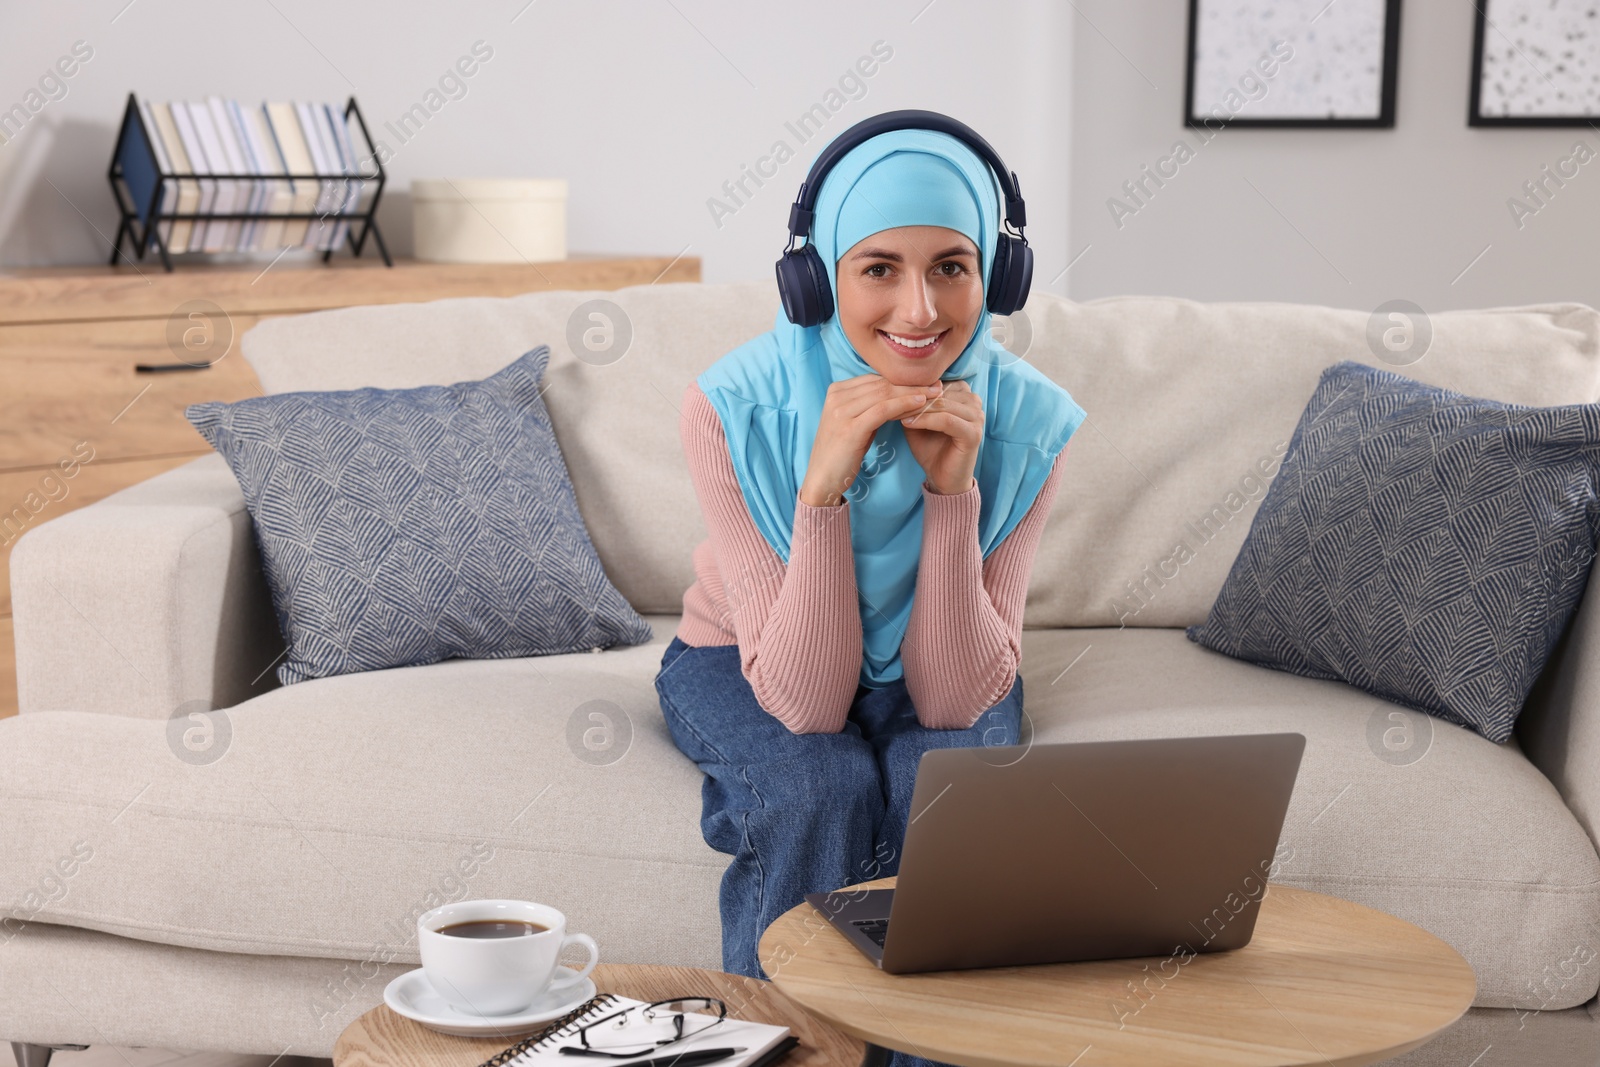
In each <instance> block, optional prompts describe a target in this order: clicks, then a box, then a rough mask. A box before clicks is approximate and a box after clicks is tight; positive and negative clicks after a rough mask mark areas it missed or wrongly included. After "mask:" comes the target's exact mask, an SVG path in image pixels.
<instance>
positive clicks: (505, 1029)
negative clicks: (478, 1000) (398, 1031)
mask: <svg viewBox="0 0 1600 1067" xmlns="http://www.w3.org/2000/svg"><path fill="white" fill-rule="evenodd" d="M577 973H578V972H577V971H574V970H573V969H572V968H571V967H562V966H559V965H558V966H557V967H556V980H557V981H559V980H561V979H563V978H571V977H572V976H573V975H575V974H577ZM594 993H595V989H594V982H593V981H592V980H591V979H588V978H585V979H584V980H583V981H581V982H579V983H578V984H577V985H575V986H572V987H570V988H567V989H562V990H558V991H556V992H554V993H546V994H544V995H543V996H541V997H539V998H538V999H537V1000H535V1001H534V1002H533V1003H532V1004H530V1005H528V1006H527V1008H525V1009H524V1010H522V1011H519V1012H517V1013H516V1014H515V1015H468V1014H467V1013H466V1012H463V1011H458V1010H457V1009H456V1008H455V1006H454V1005H452V1004H451V1003H450V1002H449V1001H448V1000H445V999H444V998H443V997H441V996H440V995H439V991H438V990H436V989H434V988H433V983H432V982H430V981H428V976H427V975H426V974H424V973H423V971H422V968H421V967H418V968H417V969H416V970H414V971H407V972H406V973H405V974H402V975H401V976H400V977H399V978H396V979H395V980H394V981H392V982H390V983H389V985H388V987H387V988H385V989H384V991H383V1002H384V1003H385V1004H387V1005H389V1007H390V1008H391V1009H392V1010H393V1011H395V1012H397V1013H398V1014H400V1015H404V1016H405V1017H406V1018H407V1019H411V1020H414V1021H415V1022H419V1023H421V1024H422V1025H423V1026H426V1027H428V1028H429V1029H430V1030H437V1031H439V1032H440V1033H441V1034H452V1035H454V1036H456V1037H521V1036H522V1035H524V1034H529V1033H532V1032H533V1031H534V1030H536V1029H538V1027H539V1024H540V1023H546V1022H549V1021H550V1020H551V1019H559V1018H560V1017H561V1016H563V1015H565V1014H566V1013H567V1012H569V1011H571V1010H572V1009H573V1008H576V1007H577V1006H578V1005H580V1004H582V1003H583V1002H584V1001H586V1000H588V999H589V998H590V997H592V996H594Z"/></svg>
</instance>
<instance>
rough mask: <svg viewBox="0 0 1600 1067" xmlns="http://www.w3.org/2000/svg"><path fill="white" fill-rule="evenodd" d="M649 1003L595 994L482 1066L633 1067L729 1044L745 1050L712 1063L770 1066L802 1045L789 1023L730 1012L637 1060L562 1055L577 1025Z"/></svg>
mask: <svg viewBox="0 0 1600 1067" xmlns="http://www.w3.org/2000/svg"><path fill="white" fill-rule="evenodd" d="M646 1003H648V1001H643V1000H633V999H631V998H629V997H619V996H617V995H616V994H615V993H601V994H599V995H597V996H593V997H590V998H589V999H588V1000H587V1001H585V1002H584V1003H583V1004H581V1005H579V1006H578V1007H577V1008H574V1009H573V1010H572V1011H570V1012H568V1013H567V1014H566V1015H563V1016H562V1017H561V1018H559V1019H557V1020H555V1021H554V1022H552V1023H550V1025H548V1026H546V1027H544V1028H543V1029H541V1030H538V1031H536V1032H535V1033H532V1034H529V1035H528V1036H527V1037H525V1038H523V1039H522V1040H521V1041H518V1042H517V1043H516V1044H515V1045H512V1046H511V1047H510V1048H508V1049H506V1050H505V1051H504V1052H501V1053H499V1054H498V1055H496V1056H492V1057H490V1058H489V1059H487V1060H484V1061H483V1063H481V1064H479V1067H628V1065H629V1064H634V1063H642V1062H644V1061H645V1060H648V1059H655V1058H658V1057H663V1056H672V1055H677V1054H679V1053H683V1052H694V1051H696V1050H699V1049H709V1048H727V1047H730V1046H731V1047H734V1048H743V1049H744V1051H743V1052H741V1053H739V1054H738V1055H735V1056H729V1057H728V1058H727V1059H725V1060H718V1061H717V1062H716V1063H715V1064H712V1065H710V1067H770V1065H771V1064H774V1063H777V1062H778V1061H779V1060H781V1059H782V1058H783V1057H784V1056H785V1055H787V1054H788V1052H789V1050H790V1049H792V1048H794V1047H795V1046H796V1045H798V1044H799V1043H800V1042H799V1040H798V1039H797V1038H796V1037H795V1036H794V1035H793V1034H791V1033H790V1032H789V1028H788V1027H787V1026H772V1025H769V1024H767V1023H757V1022H751V1021H750V1020H748V1019H735V1018H733V1017H732V1016H731V1015H730V1016H729V1017H728V1018H726V1019H724V1020H723V1021H722V1022H721V1023H720V1024H719V1025H717V1026H712V1027H710V1028H709V1029H707V1030H706V1031H705V1032H704V1033H700V1034H693V1035H692V1036H691V1037H689V1038H686V1039H685V1040H683V1041H679V1042H675V1043H674V1044H672V1045H671V1046H669V1047H667V1048H664V1049H662V1050H660V1051H659V1052H650V1053H645V1054H643V1055H641V1056H638V1057H637V1058H634V1059H625V1060H623V1059H611V1058H605V1057H598V1056H570V1055H562V1053H561V1047H562V1046H563V1045H576V1044H577V1043H578V1041H577V1034H578V1029H579V1028H580V1027H582V1026H583V1025H584V1024H585V1023H589V1022H593V1021H594V1020H596V1019H599V1018H602V1017H603V1016H606V1015H610V1014H612V1013H614V1012H619V1011H621V1010H622V1009H624V1008H637V1007H643V1006H644V1005H645V1004H646ZM683 1018H684V1029H685V1030H686V1031H689V1030H692V1029H693V1028H694V1027H696V1026H700V1025H705V1024H708V1023H710V1022H711V1021H712V1017H711V1016H708V1015H696V1014H694V1013H692V1012H690V1013H685V1015H684V1017H683ZM668 1036H670V1035H668ZM590 1040H591V1042H592V1041H594V1040H595V1039H594V1037H593V1036H591V1039H590Z"/></svg>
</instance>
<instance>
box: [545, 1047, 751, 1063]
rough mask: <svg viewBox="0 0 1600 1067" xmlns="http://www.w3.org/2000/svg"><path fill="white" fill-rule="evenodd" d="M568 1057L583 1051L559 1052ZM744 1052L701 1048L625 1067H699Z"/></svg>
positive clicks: (638, 1061)
mask: <svg viewBox="0 0 1600 1067" xmlns="http://www.w3.org/2000/svg"><path fill="white" fill-rule="evenodd" d="M561 1051H562V1052H564V1053H566V1054H567V1055H569V1056H582V1055H583V1054H584V1050H583V1049H576V1048H571V1047H564V1048H562V1050H561ZM744 1051H745V1050H744V1049H742V1048H703V1049H695V1050H693V1051H690V1052H680V1053H678V1054H677V1055H676V1056H656V1057H655V1058H653V1059H648V1060H634V1061H633V1062H632V1063H629V1064H626V1065H625V1067H699V1065H700V1064H703V1063H716V1062H717V1061H718V1060H725V1059H727V1058H728V1057H729V1056H736V1055H738V1054H739V1053H741V1052H744Z"/></svg>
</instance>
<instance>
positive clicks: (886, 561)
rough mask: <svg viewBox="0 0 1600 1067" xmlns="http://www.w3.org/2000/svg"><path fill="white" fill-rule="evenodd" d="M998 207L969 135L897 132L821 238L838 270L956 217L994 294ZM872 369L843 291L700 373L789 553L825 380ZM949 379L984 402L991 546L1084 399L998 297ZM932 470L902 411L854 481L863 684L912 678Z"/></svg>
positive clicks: (817, 223)
mask: <svg viewBox="0 0 1600 1067" xmlns="http://www.w3.org/2000/svg"><path fill="white" fill-rule="evenodd" d="M1000 205H1001V200H1000V193H999V187H998V185H997V183H996V181H995V178H994V175H993V174H992V173H991V172H990V170H989V168H988V165H987V164H985V163H984V161H983V160H982V159H981V158H979V157H978V155H977V154H976V153H974V152H973V151H972V150H971V149H970V148H968V147H967V146H966V145H965V144H963V143H962V142H961V141H959V140H957V139H956V138H954V137H951V136H949V135H948V134H944V133H938V132H935V131H932V130H895V131H892V132H889V133H883V134H879V135H878V136H876V137H872V138H869V139H868V140H866V141H864V142H862V143H861V144H859V145H857V146H856V147H855V148H854V149H852V150H851V151H850V152H848V153H846V154H845V156H844V157H843V158H842V159H840V160H839V162H838V163H837V164H836V165H835V166H834V168H833V169H832V170H831V171H829V172H828V174H827V175H826V177H825V178H824V179H823V184H822V188H821V189H820V190H819V192H818V196H817V200H816V212H815V217H814V221H813V224H812V227H811V237H810V240H811V241H812V243H814V244H815V245H816V248H817V252H818V254H819V255H821V257H822V261H823V262H824V263H825V264H827V265H828V267H829V269H830V273H833V274H834V275H835V277H836V265H837V263H838V260H839V259H840V258H841V257H842V256H843V255H844V254H845V253H846V252H848V251H849V250H850V249H851V248H852V247H854V246H855V245H856V244H857V243H858V242H860V241H861V240H862V239H863V238H865V237H869V236H871V235H872V234H874V233H878V232H880V231H883V230H887V229H893V228H895V227H900V226H944V227H947V228H949V229H952V230H956V231H958V232H960V233H962V234H965V235H966V236H967V237H968V238H970V239H971V240H972V242H973V244H974V245H976V246H977V248H978V250H979V253H980V259H981V264H980V270H981V274H982V277H983V280H984V288H985V298H987V289H988V279H989V272H990V269H991V268H992V266H993V264H994V256H995V246H996V243H997V242H996V237H997V234H998V232H999V226H1000ZM833 291H834V293H835V294H837V293H838V285H837V283H836V282H835V283H834V284H833ZM871 373H876V372H875V371H874V370H873V368H872V366H871V365H870V364H869V363H867V361H866V360H864V359H862V358H861V356H860V355H858V354H857V353H856V351H855V349H854V348H853V347H852V346H851V344H850V342H849V340H848V339H847V338H846V336H845V333H844V330H843V328H842V327H841V326H840V324H839V316H838V311H837V300H836V301H835V312H834V313H833V314H832V315H830V316H829V317H828V319H827V320H826V321H824V322H822V323H821V324H820V325H817V326H810V327H802V326H796V325H795V324H793V323H792V322H790V321H789V320H788V318H787V317H786V316H785V315H784V313H783V311H782V310H781V309H780V310H779V312H778V316H777V321H776V322H775V323H774V325H773V328H772V329H771V330H769V331H767V332H766V333H764V334H761V335H760V336H758V337H755V338H753V339H752V340H750V341H748V342H746V343H745V344H742V345H740V346H739V347H738V348H735V349H734V350H733V351H731V352H729V353H727V354H726V355H725V356H723V357H722V358H721V359H719V360H717V361H716V362H715V363H713V364H712V365H711V366H710V367H709V368H707V369H706V370H705V372H704V373H702V374H701V375H700V376H699V378H698V379H696V381H697V382H698V384H699V386H700V389H701V391H702V392H704V393H705V395H706V397H707V399H709V400H710V402H711V405H712V407H713V408H715V409H716V412H717V415H718V418H719V419H720V420H721V422H722V429H723V434H724V437H725V438H726V440H727V444H728V452H729V456H730V458H731V459H732V461H733V469H734V473H735V474H736V475H737V476H738V479H739V486H740V489H741V491H742V492H743V495H744V501H745V505H746V507H747V508H748V509H749V512H750V517H751V518H752V519H753V520H754V522H755V525H756V528H757V529H759V530H760V531H761V535H762V537H763V538H765V539H766V541H767V543H768V544H769V545H771V546H772V549H773V551H774V552H776V553H777V554H778V557H779V558H780V559H782V560H783V562H784V563H785V565H787V564H788V562H789V555H790V551H791V549H792V545H791V536H792V534H793V531H794V515H795V508H796V505H797V503H798V499H799V492H800V485H801V483H802V482H803V481H804V480H805V475H806V470H807V467H808V466H809V463H810V459H811V445H812V442H813V440H814V439H815V437H816V431H817V425H818V423H819V422H820V420H821V414H822V405H823V401H824V400H825V399H826V397H827V391H828V386H829V385H830V384H832V383H833V382H836V381H840V380H843V379H846V378H854V377H856V376H858V375H862V374H871ZM942 378H943V379H944V380H945V381H947V382H948V381H951V380H954V379H958V378H959V379H961V380H962V381H965V382H966V383H967V385H968V386H969V387H970V388H971V389H972V391H973V392H974V393H976V394H977V395H978V397H979V398H980V399H981V400H982V402H983V412H984V433H983V440H982V442H981V444H980V445H979V448H978V456H977V465H976V468H975V470H974V477H975V478H976V480H977V485H978V489H977V491H978V494H979V500H980V508H979V516H978V542H979V546H980V548H981V550H982V554H983V556H984V557H985V558H987V557H988V555H989V554H990V553H991V552H993V551H994V549H995V548H996V547H997V546H998V545H999V544H1000V543H1001V542H1002V541H1003V540H1004V539H1005V537H1006V535H1007V534H1009V533H1010V532H1011V530H1012V529H1013V528H1014V527H1015V526H1016V525H1017V523H1018V522H1019V521H1021V519H1022V517H1023V516H1024V515H1025V514H1026V513H1027V511H1028V509H1029V508H1030V507H1031V506H1032V505H1033V501H1034V498H1035V497H1036V496H1037V495H1038V493H1039V490H1040V488H1041V487H1042V486H1043V485H1044V482H1045V479H1046V478H1047V477H1048V476H1049V474H1050V468H1051V466H1052V464H1053V463H1054V462H1055V458H1056V455H1057V454H1058V453H1059V452H1060V451H1061V449H1062V448H1063V447H1064V446H1065V445H1066V443H1067V440H1068V439H1069V438H1070V437H1071V436H1072V434H1073V433H1074V432H1075V431H1076V430H1077V428H1078V426H1079V425H1080V424H1081V423H1082V422H1083V420H1084V418H1085V412H1084V410H1083V409H1082V408H1081V407H1079V406H1078V404H1077V403H1076V402H1075V401H1074V400H1073V399H1072V396H1071V394H1069V393H1068V392H1067V391H1066V390H1065V389H1063V388H1061V387H1060V386H1059V385H1057V384H1055V383H1054V382H1053V381H1051V380H1050V379H1049V378H1047V377H1046V376H1045V375H1044V374H1042V373H1040V372H1039V371H1038V370H1037V369H1035V368H1034V367H1033V366H1031V365H1030V364H1028V363H1025V362H1023V361H1022V360H1021V359H1020V358H1019V357H1017V356H1015V355H1013V354H1012V353H1010V352H1008V351H1006V350H1005V349H1004V348H1003V347H1001V345H1000V344H999V342H997V341H996V340H995V338H994V337H993V335H992V333H991V330H990V313H989V310H988V308H987V307H985V308H984V309H983V311H982V313H981V314H980V315H979V317H978V322H977V326H976V328H975V329H974V330H973V334H972V337H971V339H970V340H969V341H968V342H967V345H966V347H965V348H964V349H963V350H962V352H961V355H960V356H958V357H957V358H956V360H955V362H953V363H952V364H951V365H950V367H949V368H948V369H947V370H946V371H945V372H944V374H943V375H942ZM924 478H925V474H924V472H923V470H922V468H921V467H920V466H919V465H918V463H917V461H916V459H915V458H914V457H913V456H912V454H911V449H910V448H909V446H908V445H907V444H906V439H905V434H904V432H903V431H902V429H901V427H900V423H899V422H898V421H891V422H887V423H885V424H884V425H883V426H881V427H879V428H878V431H877V433H876V434H875V435H874V437H873V441H872V444H871V445H870V446H869V447H868V449H867V453H866V456H865V458H864V459H863V461H862V465H861V472H860V474H859V475H858V476H857V477H856V479H855V481H854V483H853V484H852V485H851V487H850V490H849V491H848V492H846V494H845V499H846V500H848V501H849V503H848V504H847V505H846V504H841V505H839V506H840V507H848V509H849V521H850V544H851V549H852V551H853V553H854V556H855V572H856V587H857V594H858V600H859V606H860V611H861V629H862V646H863V647H862V662H861V675H860V684H862V685H865V686H868V687H870V688H881V687H883V686H887V685H889V684H891V683H892V682H894V681H895V680H897V679H899V678H901V677H903V675H904V671H903V669H902V666H901V662H900V643H901V640H902V639H903V637H904V636H905V632H906V625H907V623H908V621H909V620H910V618H911V605H912V600H913V595H914V593H915V590H916V577H917V562H918V560H919V558H920V557H921V553H922V509H923V501H922V493H923V490H922V483H923V480H924ZM723 580H724V582H730V581H731V580H732V579H731V578H730V576H728V575H724V576H723Z"/></svg>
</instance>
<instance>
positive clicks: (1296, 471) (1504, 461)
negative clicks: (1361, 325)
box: [1186, 361, 1600, 742]
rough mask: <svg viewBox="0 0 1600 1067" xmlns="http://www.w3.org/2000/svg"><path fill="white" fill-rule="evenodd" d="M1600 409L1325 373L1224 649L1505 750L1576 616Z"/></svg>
mask: <svg viewBox="0 0 1600 1067" xmlns="http://www.w3.org/2000/svg"><path fill="white" fill-rule="evenodd" d="M1597 474H1600V404H1573V405H1569V406H1564V407H1548V408H1540V407H1528V406H1526V405H1521V404H1502V403H1498V402H1496V401H1493V400H1480V399H1477V398H1474V397H1469V396H1463V395H1462V394H1460V393H1456V392H1451V391H1449V390H1446V389H1438V388H1435V387H1433V386H1429V385H1424V384H1422V383H1421V382H1417V381H1413V380H1412V379H1410V378H1406V377H1403V376H1401V375H1399V374H1394V373H1391V372H1389V371H1384V370H1378V369H1376V368H1374V367H1368V366H1366V365H1364V364H1361V363H1356V362H1353V361H1345V362H1343V363H1336V364H1334V365H1333V366H1331V367H1329V368H1328V369H1327V370H1325V371H1323V373H1322V378H1321V380H1320V381H1319V382H1318V384H1317V389H1316V392H1315V393H1313V394H1312V397H1311V402H1310V403H1309V404H1307V405H1306V409H1305V412H1304V413H1303V414H1302V415H1301V416H1300V425H1299V426H1297V427H1296V428H1295V431H1294V436H1293V437H1292V438H1291V439H1290V441H1289V450H1288V452H1287V453H1286V454H1285V455H1284V459H1283V466H1282V468H1281V469H1280V471H1279V473H1278V476H1277V477H1276V478H1274V479H1273V481H1272V486H1271V488H1270V489H1269V490H1268V491H1267V495H1266V498H1265V499H1263V500H1262V501H1261V508H1260V510H1259V511H1258V512H1257V513H1256V516H1255V519H1254V521H1252V523H1251V525H1250V533H1249V535H1248V536H1247V537H1246V539H1245V543H1244V547H1243V548H1242V549H1240V551H1239V556H1238V558H1237V559H1236V560H1234V563H1233V569H1232V570H1231V571H1229V573H1228V579H1227V581H1226V582H1225V583H1224V584H1223V587H1222V592H1221V593H1220V594H1219V595H1218V596H1217V601H1216V603H1215V604H1213V605H1212V607H1211V613H1210V615H1209V616H1208V617H1207V618H1206V621H1205V622H1204V623H1202V624H1200V625H1198V626H1191V627H1189V628H1188V630H1187V631H1186V632H1187V633H1188V635H1189V638H1190V640H1193V641H1195V642H1198V643H1199V644H1201V645H1204V646H1205V647H1206V648H1210V649H1213V650H1215V651H1217V652H1222V653H1225V654H1227V655H1229V656H1234V657H1236V658H1238V659H1243V660H1248V661H1249V662H1251V663H1256V664H1259V665H1260V666H1263V667H1273V668H1276V669H1278V670H1283V671H1289V672H1291V673H1294V674H1299V675H1304V676H1305V677H1307V678H1331V679H1334V680H1337V681H1343V682H1348V683H1349V684H1351V685H1354V686H1357V687H1359V688H1361V689H1364V690H1366V691H1367V692H1369V693H1372V694H1373V695H1374V696H1379V697H1382V698H1383V699H1385V700H1388V701H1391V702H1392V703H1395V704H1401V705H1404V706H1406V707H1409V708H1415V709H1416V710H1418V711H1424V712H1427V713H1429V714H1432V715H1435V716H1437V717H1439V718H1441V719H1444V720H1446V721H1448V722H1453V723H1457V724H1459V725H1462V726H1465V727H1467V728H1469V729H1472V730H1475V731H1477V732H1478V733H1479V734H1482V735H1483V736H1484V737H1487V738H1488V739H1489V740H1491V741H1494V742H1501V741H1504V740H1506V739H1507V738H1508V737H1510V736H1511V727H1512V724H1513V723H1514V722H1515V720H1516V717H1517V714H1518V712H1520V711H1521V710H1522V704H1523V701H1524V700H1525V699H1526V698H1527V695H1528V690H1529V689H1530V688H1531V687H1532V685H1533V683H1534V681H1535V680H1536V679H1537V678H1538V676H1539V672H1540V671H1541V670H1543V668H1544V664H1545V660H1546V659H1547V658H1548V657H1549V655H1550V652H1551V649H1552V648H1553V647H1554V645H1555V643H1556V641H1557V639H1559V638H1560V636H1561V632H1562V630H1563V629H1564V628H1565V627H1566V625H1567V622H1568V621H1569V619H1570V618H1571V617H1572V614H1573V612H1574V611H1575V610H1576V608H1577V604H1578V601H1579V599H1580V598H1581V597H1582V595H1583V591H1584V587H1585V585H1586V584H1587V583H1588V580H1589V567H1590V564H1591V563H1592V562H1593V560H1594V556H1595V537H1596V532H1597V528H1600V503H1597V499H1596V482H1597Z"/></svg>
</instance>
